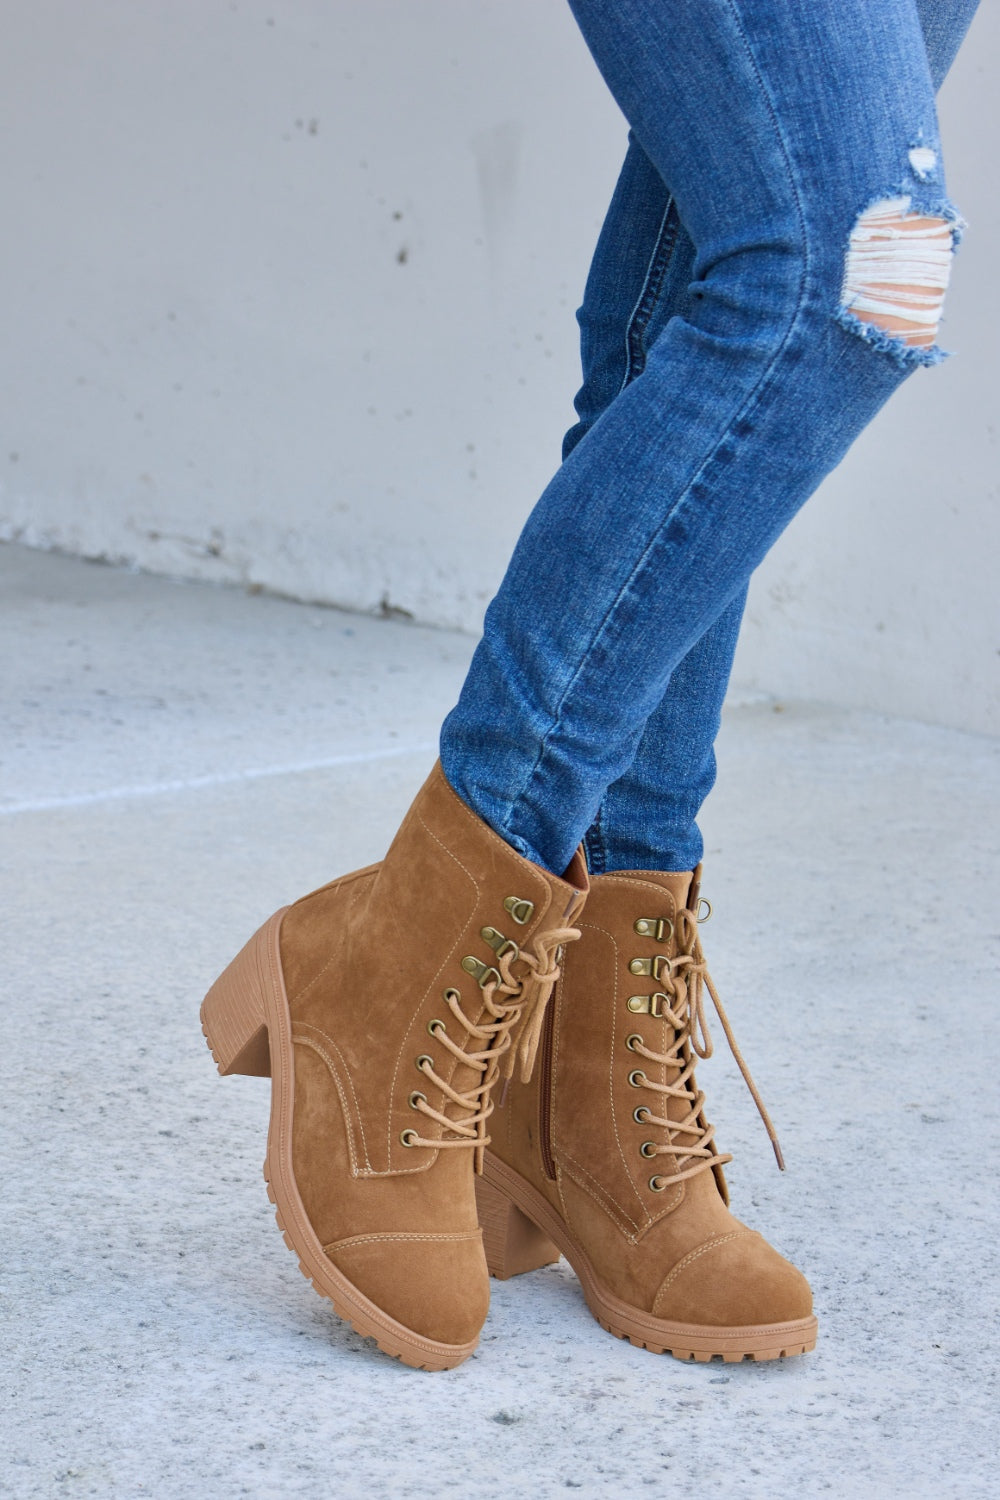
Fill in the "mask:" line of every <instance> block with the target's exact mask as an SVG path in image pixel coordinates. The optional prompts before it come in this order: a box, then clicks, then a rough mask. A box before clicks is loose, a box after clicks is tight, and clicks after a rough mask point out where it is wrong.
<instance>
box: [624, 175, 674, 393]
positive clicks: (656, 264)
mask: <svg viewBox="0 0 1000 1500" xmlns="http://www.w3.org/2000/svg"><path fill="white" fill-rule="evenodd" d="M673 206H674V198H673V194H672V193H671V194H669V195H668V197H667V206H666V208H665V209H664V210H663V218H662V219H661V220H660V227H659V229H658V230H657V232H656V240H655V242H654V244H653V251H652V254H651V255H650V257H649V264H648V265H647V267H646V275H645V277H644V278H643V283H642V290H641V291H640V292H639V296H638V298H637V299H636V304H635V306H634V307H633V309H632V312H631V314H630V315H629V320H628V324H627V326H626V329H625V373H624V375H623V376H622V383H621V385H620V386H619V388H618V394H619V395H621V392H622V391H623V390H624V389H625V387H626V386H627V385H629V384H631V382H632V381H633V380H634V379H635V378H636V376H637V375H641V374H642V372H643V370H644V369H645V368H646V350H645V340H644V335H645V332H646V329H647V328H648V327H649V321H650V319H651V318H652V316H653V312H654V310H655V308H656V304H657V302H658V301H659V298H660V292H661V291H662V289H663V278H664V276H665V275H666V272H667V267H668V266H669V265H670V262H671V259H672V258H673V253H674V246H675V245H676V243H677V231H676V229H675V228H673V227H672V226H671V223H670V210H671V209H672V208H673Z"/></svg>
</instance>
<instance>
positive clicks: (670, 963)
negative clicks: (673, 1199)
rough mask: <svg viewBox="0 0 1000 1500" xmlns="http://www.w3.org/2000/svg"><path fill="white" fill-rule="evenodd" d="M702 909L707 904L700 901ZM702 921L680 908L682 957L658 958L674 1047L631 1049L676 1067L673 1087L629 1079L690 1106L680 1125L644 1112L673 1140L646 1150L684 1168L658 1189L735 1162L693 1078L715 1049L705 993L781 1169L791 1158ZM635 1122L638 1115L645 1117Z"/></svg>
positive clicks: (640, 1075) (661, 1006) (660, 1010)
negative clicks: (740, 1039) (706, 947)
mask: <svg viewBox="0 0 1000 1500" xmlns="http://www.w3.org/2000/svg"><path fill="white" fill-rule="evenodd" d="M706 904H707V903H706ZM698 905H699V907H700V905H701V903H700V902H699V903H698ZM709 911H711V908H710V907H709ZM698 921H699V918H698V916H697V914H696V912H694V911H691V910H688V909H687V908H684V909H682V910H680V911H679V912H678V913H677V915H676V917H675V919H674V934H675V938H676V947H677V952H676V954H675V956H674V957H672V958H669V957H667V956H666V955H664V954H659V955H657V958H656V959H654V960H653V961H652V964H651V972H652V973H653V974H654V975H655V977H656V981H657V983H658V985H660V989H659V991H658V992H657V994H656V995H654V996H653V997H651V1000H650V1007H649V1008H650V1013H651V1014H653V1015H655V1016H656V1017H657V1018H660V1019H663V1020H665V1021H666V1022H667V1024H668V1026H669V1027H670V1028H671V1029H672V1030H673V1033H674V1039H673V1042H672V1043H671V1045H670V1047H668V1048H667V1050H666V1051H665V1052H656V1051H654V1050H653V1048H651V1047H647V1046H646V1045H645V1043H644V1042H643V1041H642V1039H641V1037H639V1036H637V1035H633V1036H631V1037H630V1038H629V1047H630V1050H631V1051H633V1052H635V1053H637V1054H638V1055H639V1056H640V1057H642V1058H645V1059H646V1060H647V1061H648V1062H651V1063H656V1064H658V1065H661V1066H662V1067H663V1068H665V1069H667V1070H668V1071H669V1070H673V1071H674V1074H675V1076H674V1077H673V1079H672V1080H671V1081H670V1082H668V1083H657V1082H656V1080H655V1079H652V1078H650V1077H649V1075H648V1074H647V1073H645V1072H643V1071H642V1070H641V1069H637V1070H635V1071H634V1072H633V1073H632V1074H631V1075H630V1078H631V1081H632V1082H633V1083H634V1085H635V1087H637V1088H643V1089H650V1090H652V1091H653V1092H654V1093H656V1094H658V1095H661V1096H662V1098H663V1100H664V1104H665V1102H666V1100H667V1099H679V1100H682V1101H683V1102H684V1103H685V1104H686V1105H687V1106H688V1108H687V1112H686V1114H685V1115H684V1117H683V1119H681V1120H670V1119H668V1118H667V1117H666V1109H665V1108H664V1112H663V1114H660V1115H657V1114H654V1113H653V1112H652V1111H651V1110H650V1109H648V1108H646V1107H642V1123H643V1124H649V1125H656V1126H659V1127H660V1128H661V1129H663V1130H665V1131H666V1133H667V1138H668V1139H667V1142H666V1144H663V1143H660V1142H655V1141H647V1142H646V1143H645V1144H644V1146H643V1155H644V1156H647V1157H656V1156H667V1155H669V1156H672V1157H673V1158H674V1159H675V1161H676V1164H677V1168H678V1170H677V1171H676V1172H672V1173H671V1174H670V1175H669V1177H667V1178H662V1177H660V1178H657V1177H653V1178H652V1179H651V1184H650V1185H651V1186H655V1187H656V1188H662V1187H666V1186H667V1184H668V1183H676V1182H681V1181H683V1180H684V1178H686V1177H694V1176H696V1175H697V1174H698V1173H699V1172H704V1171H708V1170H710V1169H711V1168H713V1167H719V1166H723V1165H724V1164H725V1163H726V1162H728V1161H732V1159H733V1158H732V1155H731V1154H727V1153H720V1151H719V1149H718V1147H717V1146H716V1144H715V1126H714V1125H709V1124H708V1122H707V1121H706V1120H705V1118H704V1114H703V1110H704V1106H705V1095H704V1094H703V1093H702V1092H701V1091H700V1090H699V1088H698V1086H697V1083H696V1081H695V1076H694V1070H695V1067H696V1064H697V1062H698V1061H699V1060H700V1059H707V1058H709V1057H711V1056H712V1052H713V1050H714V1049H713V1046H712V1039H711V1036H710V1034H709V1030H708V1022H707V1020H706V1017H705V990H706V989H707V990H708V993H709V995H710V996H711V999H712V1004H713V1005H714V1006H715V1011H716V1014H717V1015H718V1017H719V1021H720V1023H721V1025H722V1030H723V1032H724V1034H725V1038H726V1041H727V1042H728V1044H729V1050H730V1052H731V1053H732V1055H733V1057H734V1059H735V1061H736V1064H737V1066H738V1068H739V1070H740V1072H741V1073H742V1075H743V1081H744V1083H745V1084H746V1086H747V1088H748V1090H749V1092H750V1096H751V1098H752V1099H753V1101H754V1104H755V1105H756V1106H757V1112H758V1114H759V1115H760V1117H761V1120H762V1121H763V1123H764V1128H765V1130H766V1131H767V1134H768V1138H769V1139H770V1142H771V1145H772V1146H773V1148H774V1154H775V1158H776V1159H777V1163H778V1166H779V1168H780V1169H781V1171H784V1170H785V1160H784V1157H783V1156H782V1152H781V1146H780V1144H779V1142H778V1137H777V1134H776V1132H775V1129H774V1126H773V1124H772V1123H771V1117H770V1115H769V1114H768V1112H767V1108H766V1106H765V1104H764V1101H763V1099H762V1098H761V1096H760V1091H759V1090H758V1088H757V1085H756V1084H755V1083H754V1081H753V1077H752V1075H751V1073H750V1069H749V1068H748V1067H747V1064H746V1062H745V1060H744V1057H743V1054H742V1052H741V1051H740V1049H739V1046H738V1044H737V1041H736V1038H735V1036H734V1035H733V1029H732V1026H731V1025H730V1022H729V1017H728V1016H727V1015H726V1012H725V1008H724V1006H723V1004H722V1001H721V1000H720V998H719V992H718V990H717V989H716V988H715V985H714V984H713V982H712V977H711V975H710V974H709V972H708V967H707V965H706V963H705V955H704V953H703V952H702V947H701V940H700V938H699V935H698ZM636 1117H637V1118H638V1117H639V1116H638V1112H637V1116H636Z"/></svg>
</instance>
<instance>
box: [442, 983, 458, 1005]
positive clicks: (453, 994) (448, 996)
mask: <svg viewBox="0 0 1000 1500" xmlns="http://www.w3.org/2000/svg"><path fill="white" fill-rule="evenodd" d="M441 994H442V998H443V999H445V1000H454V1001H455V1002H456V1003H457V1002H459V1001H460V1000H461V998H462V991H461V990H456V989H455V988H454V986H453V985H449V986H448V988H447V989H446V990H442V992H441Z"/></svg>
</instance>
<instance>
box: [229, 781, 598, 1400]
mask: <svg viewBox="0 0 1000 1500" xmlns="http://www.w3.org/2000/svg"><path fill="white" fill-rule="evenodd" d="M586 887H587V875H586V869H585V866H584V863H583V859H582V856H580V855H577V856H576V857H575V859H574V861H573V863H572V864H571V866H570V868H569V870H568V871H567V873H566V878H565V879H563V880H560V879H556V878H555V877H554V876H552V875H550V874H548V873H547V872H546V871H545V870H543V869H541V868H539V867H538V866H537V865H534V864H532V863H530V862H529V861H528V860H526V859H523V858H522V857H521V856H520V855H519V854H517V853H515V851H514V850H513V849H511V848H510V847H509V846H508V845H507V844H505V843H504V842H503V840H502V839H500V838H499V837H498V836H497V835H496V834H495V833H493V831H492V830H491V829H490V828H488V827H487V825H486V824H485V823H483V822H481V821H480V819H479V818H478V817H477V816H476V815H475V814H474V813H472V812H471V811H470V810H469V808H468V807H467V806H466V805H465V803H463V802H462V801H461V800H460V799H459V798H458V797H457V796H456V795H455V793H454V792H453V791H452V790H451V788H450V787H449V785H448V783H447V782H446V780H445V778H444V776H443V774H442V772H441V769H440V767H439V766H437V767H435V769H434V771H433V772H432V774H431V776H430V778H429V779H428V781H427V782H426V784H425V785H424V787H423V789H422V790H421V792H420V793H419V795H418V796H417V799H416V801H415V802H414V804H413V806H412V807H411V809H410V811H409V813H408V814H407V816H406V818H405V820H404V822H403V824H402V826H401V828H400V830H399V832H398V834H397V835H396V838H395V840H394V841H393V844H392V846H391V848H390V849H389V852H388V854H387V855H386V857H385V859H384V860H383V862H382V863H381V864H380V865H375V866H371V867H369V868H367V869H364V870H358V871H357V872H355V873H354V874H351V875H345V876H344V877H343V878H342V879H340V880H335V881H333V883H332V884H330V885H327V886H324V887H323V888H322V889H320V890H318V891H314V892H313V893H312V894H311V895H308V896H305V897H303V898H302V900H300V901H296V902H295V904H294V905H292V906H289V907H286V908H284V909H283V910H281V911H279V912H277V913H275V915H274V916H273V917H271V919H270V920H269V921H268V922H266V923H265V924H264V926H263V927H262V928H261V929H260V930H259V931H258V932H257V933H256V934H255V935H254V936H253V937H252V938H251V939H250V941H249V943H248V944H247V945H246V947H245V948H244V949H243V950H242V952H241V953H240V954H238V955H237V957H236V958H235V959H234V960H233V962H232V963H231V964H230V966H229V967H228V968H227V969H226V970H225V972H224V973H223V974H222V976H221V977H220V978H219V979H218V980H217V981H216V983H215V984H214V985H213V986H212V988H211V990H210V991H209V993H208V995H207V996H206V998H205V1002H204V1005H203V1006H202V1023H203V1029H204V1031H205V1036H206V1038H207V1040H208V1043H209V1046H210V1047H211V1049H212V1053H213V1055H214V1057H215V1059H216V1062H217V1063H218V1065H219V1071H220V1073H250V1074H261V1075H264V1076H267V1075H270V1078H271V1122H270V1129H269V1133H268V1146H267V1160H266V1162H265V1165H264V1175H265V1177H266V1179H267V1182H268V1187H269V1193H270V1196H271V1199H272V1202H273V1203H274V1204H275V1206H276V1217H277V1220H278V1225H279V1227H280V1228H281V1229H282V1230H283V1231H284V1235H285V1240H286V1242H287V1244H288V1245H289V1247H290V1248H291V1249H292V1250H293V1251H294V1252H295V1254H296V1255H297V1256H298V1258H299V1263H300V1266H301V1268H302V1270H303V1271H304V1273H305V1275H306V1276H308V1277H309V1278H310V1279H311V1281H312V1283H313V1285H314V1286H315V1288H316V1290H317V1291H318V1292H320V1293H322V1294H323V1295H324V1296H327V1297H329V1298H330V1299H331V1301H332V1302H333V1305H334V1309H335V1311H336V1312H337V1313H339V1314H340V1316H341V1317H343V1318H345V1319H347V1320H348V1321H349V1322H350V1323H351V1324H352V1326H353V1327H354V1328H355V1329H356V1330H357V1331H358V1332H359V1333H362V1334H365V1335H368V1336H370V1337H373V1338H375V1339H376V1340H377V1342H378V1344H379V1345H380V1347H381V1348H382V1349H384V1350H385V1351H386V1352H387V1353H389V1354H393V1355H397V1356H398V1357H399V1358H400V1359H401V1360H403V1362H404V1363H406V1364H410V1365H415V1366H419V1367H422V1368H424V1369H429V1370H438V1369H447V1368H450V1367H451V1366H453V1365H457V1364H459V1363H460V1362H461V1361H462V1360H463V1359H465V1358H466V1357H467V1356H468V1355H469V1354H471V1353H472V1351H473V1349H474V1348H475V1346H476V1341H477V1338H478V1335H479V1330H480V1328H481V1326H482V1322H483V1319H484V1318H485V1316H486V1310H487V1305H488V1301H489V1280H488V1275H487V1269H486V1262H485V1258H484V1255H483V1248H482V1241H481V1235H480V1230H479V1226H478V1221H477V1217H476V1204H475V1194H474V1189H473V1177H474V1171H475V1169H476V1168H479V1169H480V1170H481V1167H482V1160H483V1155H484V1151H485V1146H486V1144H487V1143H488V1139H489V1137H488V1135H487V1120H488V1117H489V1115H490V1113H491V1110H492V1108H493V1102H492V1098H491V1095H492V1091H493V1086H494V1084H495V1083H496V1082H497V1079H498V1078H499V1077H500V1076H501V1075H502V1074H509V1073H511V1072H513V1070H514V1064H515V1059H519V1060H520V1064H521V1073H522V1076H525V1077H526V1076H528V1074H529V1073H530V1069H531V1065H532V1062H533V1057H534V1052H535V1050H536V1048H537V1042H538V1035H539V1029H540V1023H541V1019H542V1015H543V1012H544V1009H545V1005H546V1002H547V1000H548V997H549V995H550V993H551V990H552V986H553V983H554V981H555V979H556V977H557V976H558V973H559V970H558V967H557V964H558V954H559V952H560V950H561V948H562V946H563V945H564V944H566V943H569V942H571V941H572V940H573V939H574V938H577V937H578V936H579V931H578V930H577V929H576V928H574V927H573V926H572V921H573V919H574V917H575V916H576V914H577V912H578V911H579V910H580V908H581V906H582V903H583V899H584V894H585V891H586ZM529 981H530V982H529Z"/></svg>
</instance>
